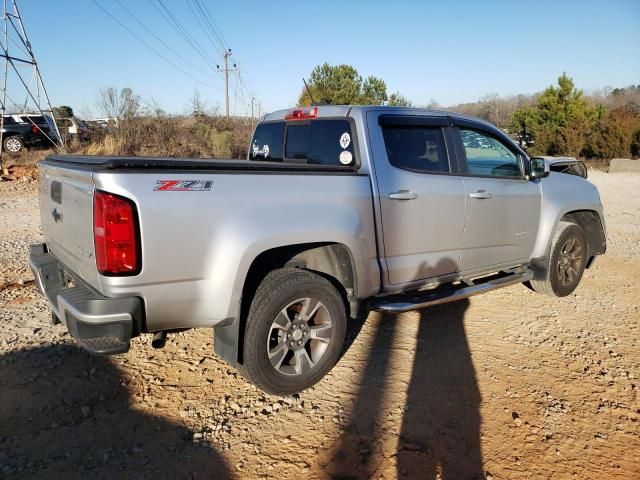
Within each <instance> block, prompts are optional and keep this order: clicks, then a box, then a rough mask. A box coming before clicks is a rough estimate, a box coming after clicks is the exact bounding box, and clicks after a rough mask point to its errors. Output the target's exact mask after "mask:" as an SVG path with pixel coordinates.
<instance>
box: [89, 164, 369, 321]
mask: <svg viewBox="0 0 640 480" xmlns="http://www.w3.org/2000/svg"><path fill="white" fill-rule="evenodd" d="M168 179H171V180H206V181H209V180H210V181H212V182H213V184H212V188H211V190H210V191H187V192H175V191H154V188H155V187H156V185H157V182H158V181H160V180H168ZM94 183H95V187H96V188H98V189H101V190H105V191H109V192H112V193H115V194H119V195H123V196H125V197H127V198H130V199H132V200H133V201H134V202H135V203H136V205H137V208H138V212H139V217H140V230H141V242H142V271H141V273H140V274H139V275H137V276H135V277H100V285H99V287H100V291H101V292H102V293H103V294H104V295H106V296H109V297H118V296H131V295H136V296H140V297H142V298H143V299H144V300H145V306H146V309H147V310H146V317H147V325H146V329H147V330H149V331H154V330H162V329H170V328H184V327H200V326H214V325H216V324H218V323H219V322H222V321H224V320H226V319H229V318H234V317H236V316H237V315H238V314H239V307H240V296H241V293H242V287H243V284H244V279H245V276H246V274H247V271H248V270H249V267H250V266H251V263H252V261H253V260H254V259H255V258H256V257H257V256H258V255H259V254H260V253H262V252H264V251H266V250H269V249H271V248H276V247H281V246H286V245H293V244H302V243H317V242H335V243H340V244H344V245H345V246H346V247H347V248H348V249H349V251H350V253H351V255H352V258H353V261H354V265H355V267H356V269H357V272H358V273H359V274H360V275H358V277H357V294H358V296H359V297H361V298H362V297H368V296H370V295H373V294H375V293H377V292H378V290H379V281H380V272H379V268H378V261H377V257H376V246H375V238H376V237H375V231H374V220H373V209H372V196H371V195H372V194H371V185H370V179H369V177H368V176H367V175H357V174H354V173H346V172H345V173H322V174H320V173H318V174H311V173H307V172H305V173H296V172H289V173H276V172H270V173H268V172H261V173H251V172H246V171H245V172H242V173H241V174H240V173H203V172H202V171H193V172H188V173H184V172H181V173H176V172H173V171H167V172H161V171H154V170H152V171H149V173H144V172H136V173H135V174H133V172H131V173H129V172H128V171H118V170H113V171H108V170H107V171H98V172H96V173H94ZM362 272H364V273H365V275H361V273H362Z"/></svg>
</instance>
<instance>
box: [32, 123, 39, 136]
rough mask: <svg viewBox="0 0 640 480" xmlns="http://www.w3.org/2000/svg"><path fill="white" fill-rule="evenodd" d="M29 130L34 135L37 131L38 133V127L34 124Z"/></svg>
mask: <svg viewBox="0 0 640 480" xmlns="http://www.w3.org/2000/svg"><path fill="white" fill-rule="evenodd" d="M31 131H32V132H33V134H34V135H37V134H38V133H40V129H39V128H38V127H37V126H36V125H31Z"/></svg>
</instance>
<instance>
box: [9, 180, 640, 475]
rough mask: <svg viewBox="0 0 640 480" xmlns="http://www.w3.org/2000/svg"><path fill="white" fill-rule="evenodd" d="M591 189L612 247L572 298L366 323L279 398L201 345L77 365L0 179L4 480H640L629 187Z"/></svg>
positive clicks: (636, 295) (639, 190) (26, 213)
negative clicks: (293, 391)
mask: <svg viewBox="0 0 640 480" xmlns="http://www.w3.org/2000/svg"><path fill="white" fill-rule="evenodd" d="M591 180H592V181H593V182H594V183H596V184H597V185H598V187H599V189H600V192H601V194H602V198H603V201H604V204H605V210H606V215H607V218H606V221H607V236H608V251H607V254H606V255H605V256H604V257H601V258H599V259H598V260H597V261H596V263H595V265H594V267H593V268H592V269H590V270H589V271H588V272H587V273H586V275H585V278H584V279H583V283H582V285H581V286H580V287H579V288H578V290H577V291H576V292H575V294H573V295H571V296H569V297H567V298H565V299H551V298H546V297H544V296H541V295H538V294H535V293H533V292H531V291H529V290H527V289H526V288H525V287H523V286H514V287H509V288H507V289H502V290H498V291H495V292H492V293H490V294H487V295H484V296H479V297H474V298H473V299H471V300H470V301H463V302H457V303H454V304H448V305H442V306H439V307H435V308H432V309H429V310H426V311H423V312H420V313H418V312H410V313H407V314H403V315H398V316H384V315H380V314H371V315H369V317H368V318H367V319H366V320H363V321H362V322H358V323H356V324H354V325H353V326H352V328H351V332H350V341H351V344H350V347H349V348H348V350H347V351H346V353H345V354H344V356H343V357H342V359H341V360H340V362H339V363H338V365H337V366H336V367H335V368H334V369H333V371H332V372H331V373H330V375H329V376H328V377H327V378H325V379H324V380H322V381H321V382H320V383H319V384H318V385H316V386H315V387H314V388H312V389H310V390H309V391H306V392H304V393H302V394H300V395H295V396H293V397H291V398H278V397H272V396H268V395H265V394H263V393H261V392H260V391H258V390H257V389H255V388H254V387H252V386H251V385H249V384H247V383H245V382H244V381H243V379H242V377H241V376H240V375H239V374H238V373H237V372H236V371H235V370H234V369H233V368H231V367H229V366H227V365H226V364H225V363H224V362H222V361H221V360H219V359H217V358H216V357H215V355H214V354H213V352H212V334H211V331H210V330H204V329H203V330H192V331H189V332H184V333H180V334H175V335H172V336H170V337H169V339H168V341H167V345H166V347H165V348H164V349H163V350H153V349H151V345H150V344H151V342H150V337H149V336H143V337H141V338H138V339H135V340H134V341H133V344H132V348H131V350H130V352H129V353H128V354H126V355H120V356H116V357H108V358H105V357H94V356H90V355H88V354H86V353H84V352H83V351H81V350H78V349H77V348H76V346H75V344H74V342H73V340H72V339H70V338H69V336H68V334H66V332H65V331H64V328H63V327H62V326H60V325H57V326H52V325H51V324H50V323H49V313H48V309H47V306H46V304H45V302H44V301H43V300H42V299H41V298H40V296H39V295H38V294H37V292H36V290H35V288H34V286H33V283H32V278H31V274H30V272H29V271H28V267H27V263H26V262H27V256H28V246H29V244H31V243H34V242H37V241H38V240H39V238H40V233H39V216H38V210H37V198H36V194H37V185H36V183H35V182H33V181H15V182H0V322H1V324H2V329H1V331H0V477H1V478H60V479H73V478H136V479H140V478H150V479H158V478H196V479H223V478H269V479H270V478H273V479H276V478H277V479H282V478H384V479H391V478H397V477H400V478H411V479H413V478H419V479H427V480H430V479H437V478H443V479H465V478H487V479H489V478H493V479H531V478H545V479H547V478H576V479H603V478H616V479H623V478H627V479H638V478H640V399H639V398H638V382H639V379H638V377H639V376H640V342H639V340H638V339H639V333H640V332H639V328H638V323H639V320H640V312H639V310H638V308H639V306H640V286H639V281H640V176H639V175H635V176H634V175H630V174H606V173H601V172H593V173H591Z"/></svg>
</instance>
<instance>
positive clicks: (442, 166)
mask: <svg viewBox="0 0 640 480" xmlns="http://www.w3.org/2000/svg"><path fill="white" fill-rule="evenodd" d="M382 134H383V136H384V144H385V147H386V149H387V156H388V157H389V162H390V163H391V164H392V165H393V166H395V167H398V168H401V169H403V170H409V171H412V172H419V173H449V172H450V169H449V160H448V157H447V149H446V146H445V141H444V134H443V132H442V128H440V127H426V126H396V125H393V126H392V125H389V126H384V127H383V128H382Z"/></svg>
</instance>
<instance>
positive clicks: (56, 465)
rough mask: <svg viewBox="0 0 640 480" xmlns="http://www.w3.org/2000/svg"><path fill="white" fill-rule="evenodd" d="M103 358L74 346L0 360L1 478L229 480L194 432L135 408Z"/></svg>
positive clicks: (220, 460) (225, 469) (227, 472)
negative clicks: (195, 438) (195, 436)
mask: <svg viewBox="0 0 640 480" xmlns="http://www.w3.org/2000/svg"><path fill="white" fill-rule="evenodd" d="M131 403H132V402H131V398H130V392H129V389H128V388H127V386H126V380H125V378H124V377H123V376H122V374H121V372H120V371H119V370H118V368H116V367H115V366H114V364H113V363H112V362H111V361H110V360H109V359H108V358H105V357H96V356H91V355H89V354H87V353H86V352H83V351H81V350H80V349H78V348H77V347H75V346H72V345H57V346H54V347H43V348H35V349H29V350H22V351H16V352H11V353H8V354H4V355H1V356H0V477H2V478H9V477H10V478H60V479H76V478H77V479H80V478H82V479H87V478H101V479H102V478H135V479H143V478H150V479H158V478H171V479H180V478H189V479H212V480H213V479H216V480H217V479H228V478H232V475H231V473H230V470H229V468H228V466H227V465H226V464H225V462H224V459H223V458H222V456H221V455H220V454H219V453H218V452H217V451H216V450H215V449H214V448H212V447H211V446H210V445H208V444H197V443H193V432H191V431H190V430H189V429H187V428H185V427H184V426H181V425H179V424H177V423H173V422H171V421H169V420H166V419H164V418H162V417H158V416H153V415H149V414H146V413H143V412H141V411H139V410H136V409H135V408H134V407H132V405H131Z"/></svg>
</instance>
